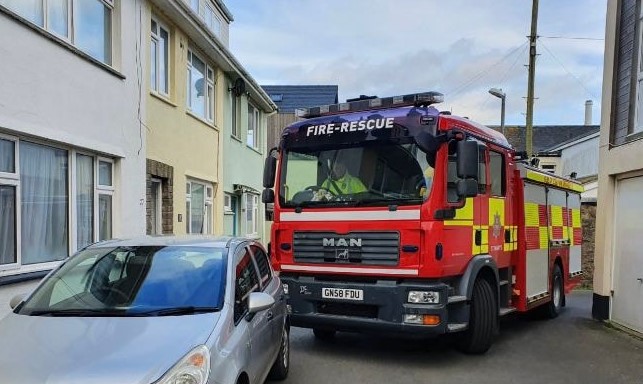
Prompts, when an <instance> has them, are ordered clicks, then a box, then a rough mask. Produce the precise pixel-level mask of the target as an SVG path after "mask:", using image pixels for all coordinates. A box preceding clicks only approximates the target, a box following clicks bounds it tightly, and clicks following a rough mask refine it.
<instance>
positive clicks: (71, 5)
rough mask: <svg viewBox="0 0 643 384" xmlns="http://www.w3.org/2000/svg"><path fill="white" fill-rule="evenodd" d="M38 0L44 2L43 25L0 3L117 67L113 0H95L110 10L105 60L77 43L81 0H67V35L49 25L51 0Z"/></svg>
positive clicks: (112, 66) (102, 62)
mask: <svg viewBox="0 0 643 384" xmlns="http://www.w3.org/2000/svg"><path fill="white" fill-rule="evenodd" d="M38 1H39V2H40V4H42V15H41V16H42V25H39V24H38V23H36V22H34V21H32V20H30V19H29V18H28V16H27V15H23V14H20V13H19V12H18V11H17V10H14V9H12V8H10V7H9V6H8V5H6V4H0V6H1V7H4V8H5V9H7V10H8V11H9V12H11V13H13V14H15V15H17V16H18V17H19V20H20V21H21V22H23V23H27V24H29V25H30V26H32V27H34V28H38V29H39V30H42V31H44V32H45V33H47V34H49V35H51V36H53V37H55V38H56V39H59V40H60V41H62V42H64V43H67V44H69V45H71V46H72V47H73V48H74V49H77V50H79V51H80V52H83V53H84V54H86V55H87V56H89V57H90V58H91V59H93V60H96V61H97V62H99V63H101V64H104V65H106V66H108V67H110V68H115V65H114V42H115V40H116V39H115V38H114V37H115V36H114V11H115V9H116V6H115V5H114V1H113V0H95V1H96V2H99V3H101V4H103V5H104V6H105V7H106V8H107V9H108V10H109V33H108V34H106V37H108V38H109V50H108V52H105V53H106V54H109V56H108V57H105V60H101V59H99V58H97V57H94V56H93V55H92V54H91V53H89V52H88V51H86V50H84V49H82V48H80V46H79V45H77V43H76V36H75V35H76V34H75V32H74V31H75V29H76V17H75V14H76V12H75V11H74V9H75V8H76V3H77V2H78V1H79V0H66V1H67V36H64V35H61V34H59V33H57V32H55V31H54V30H53V29H50V25H49V23H50V22H49V15H48V13H49V12H48V10H49V0H38ZM105 43H106V42H103V44H105Z"/></svg>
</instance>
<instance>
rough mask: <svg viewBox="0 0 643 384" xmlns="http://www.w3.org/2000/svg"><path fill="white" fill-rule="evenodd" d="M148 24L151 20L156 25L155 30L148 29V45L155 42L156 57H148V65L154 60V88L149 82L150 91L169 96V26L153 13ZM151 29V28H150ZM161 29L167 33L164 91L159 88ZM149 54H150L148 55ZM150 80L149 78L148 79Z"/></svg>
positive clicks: (170, 63)
mask: <svg viewBox="0 0 643 384" xmlns="http://www.w3.org/2000/svg"><path fill="white" fill-rule="evenodd" d="M150 20H151V21H150V24H151V22H154V23H156V26H157V31H150V47H151V44H152V43H153V42H156V44H157V48H156V57H154V58H152V57H150V65H151V61H152V60H154V61H155V65H156V88H154V87H153V86H152V83H151V82H150V91H151V92H153V93H154V94H156V95H159V96H162V97H165V98H169V97H170V94H171V85H170V73H171V67H172V60H170V49H171V44H170V41H171V40H172V34H171V31H170V28H168V26H167V25H166V24H165V23H164V22H162V21H160V18H159V17H158V16H156V15H154V14H152V17H151V18H150ZM150 29H151V28H150ZM161 30H165V32H166V33H167V40H165V46H166V47H165V55H166V57H167V67H166V68H165V82H166V88H167V89H166V92H163V91H162V90H160V84H161V80H163V79H161V75H160V71H159V68H160V65H159V64H160V62H161V61H162V60H161V58H160V55H159V50H158V47H159V44H158V43H159V42H160V41H161V40H162V38H161ZM150 56H151V55H150ZM150 73H151V67H150ZM150 80H151V79H150Z"/></svg>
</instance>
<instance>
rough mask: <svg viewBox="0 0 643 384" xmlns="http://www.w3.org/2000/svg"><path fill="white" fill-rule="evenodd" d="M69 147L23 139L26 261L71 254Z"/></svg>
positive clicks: (22, 196) (22, 179)
mask: <svg viewBox="0 0 643 384" xmlns="http://www.w3.org/2000/svg"><path fill="white" fill-rule="evenodd" d="M67 163H68V160H67V151H65V150H62V149H56V148H51V147H47V146H43V145H38V144H32V143H28V142H25V141H22V142H21V143H20V188H21V209H22V211H21V212H22V218H21V240H22V246H21V250H22V264H35V263H44V262H49V261H55V260H63V259H64V258H66V257H67V256H68V255H69V246H68V244H69V241H68V237H69V232H68V230H69V220H68V217H67V215H68V201H69V197H68V192H67V174H68V167H67Z"/></svg>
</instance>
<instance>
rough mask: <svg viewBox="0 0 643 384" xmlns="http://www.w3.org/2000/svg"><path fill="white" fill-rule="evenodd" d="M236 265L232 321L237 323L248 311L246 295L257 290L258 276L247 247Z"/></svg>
mask: <svg viewBox="0 0 643 384" xmlns="http://www.w3.org/2000/svg"><path fill="white" fill-rule="evenodd" d="M243 252H244V254H243V256H242V257H241V260H240V261H239V263H238V264H237V267H236V269H235V270H236V278H235V289H234V322H235V324H236V323H238V322H239V321H240V320H241V319H242V318H243V316H245V315H246V314H247V313H248V296H250V294H251V293H252V292H256V291H258V290H259V277H258V276H257V270H256V269H255V267H254V263H253V262H252V258H251V256H250V252H249V251H248V249H247V248H245V249H244V250H243Z"/></svg>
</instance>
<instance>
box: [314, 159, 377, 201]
mask: <svg viewBox="0 0 643 384" xmlns="http://www.w3.org/2000/svg"><path fill="white" fill-rule="evenodd" d="M321 188H322V189H325V190H327V191H328V192H330V193H331V194H333V195H349V194H354V193H360V192H366V191H367V189H366V186H364V183H362V181H361V180H360V179H359V178H358V177H355V176H353V175H351V174H350V173H349V172H348V171H347V169H346V164H344V162H343V160H339V159H337V160H335V162H334V163H333V167H332V169H331V170H330V174H329V175H328V178H327V179H326V180H324V182H323V183H322V185H321Z"/></svg>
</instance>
